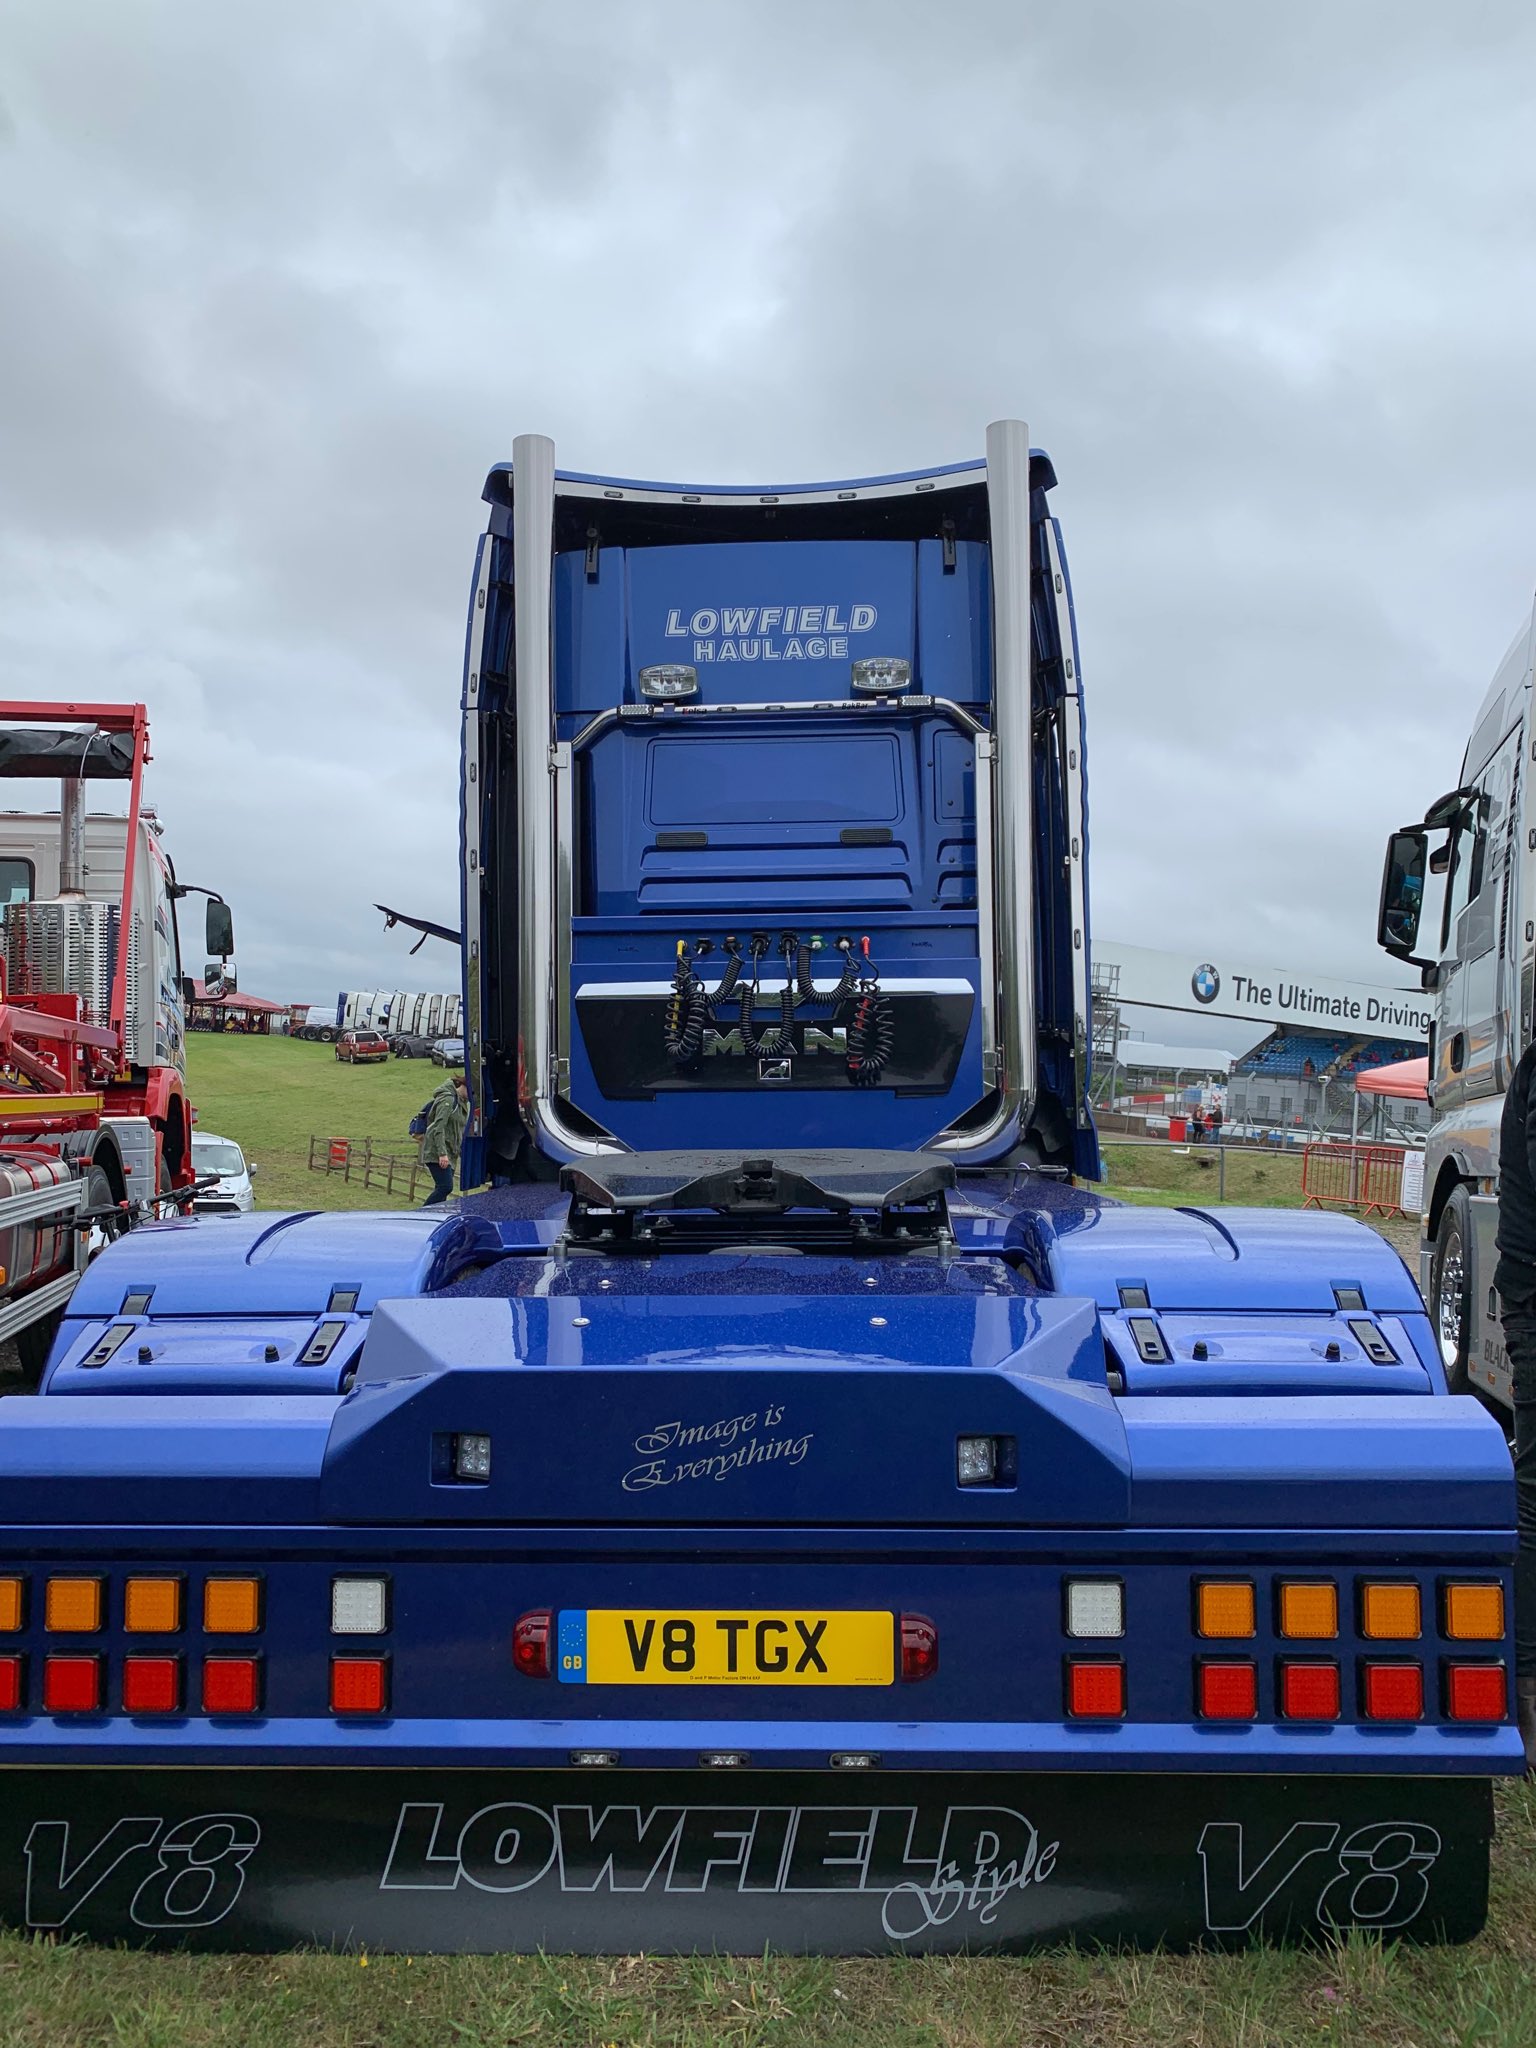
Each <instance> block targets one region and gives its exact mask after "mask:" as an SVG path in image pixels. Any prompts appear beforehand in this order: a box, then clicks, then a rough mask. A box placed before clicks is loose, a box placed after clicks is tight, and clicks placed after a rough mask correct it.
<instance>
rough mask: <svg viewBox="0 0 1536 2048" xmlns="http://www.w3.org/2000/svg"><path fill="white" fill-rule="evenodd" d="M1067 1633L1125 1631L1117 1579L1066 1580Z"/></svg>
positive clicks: (1122, 1599)
mask: <svg viewBox="0 0 1536 2048" xmlns="http://www.w3.org/2000/svg"><path fill="white" fill-rule="evenodd" d="M1067 1634H1068V1635H1069V1636H1100V1637H1102V1636H1123V1635H1124V1634H1125V1588H1124V1587H1123V1586H1122V1585H1121V1584H1120V1582H1119V1580H1118V1579H1068V1581H1067Z"/></svg>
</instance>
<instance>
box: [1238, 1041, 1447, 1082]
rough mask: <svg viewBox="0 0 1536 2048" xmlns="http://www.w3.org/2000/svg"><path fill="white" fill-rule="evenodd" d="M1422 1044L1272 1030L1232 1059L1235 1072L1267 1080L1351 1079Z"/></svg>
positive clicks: (1405, 1056) (1405, 1055)
mask: <svg viewBox="0 0 1536 2048" xmlns="http://www.w3.org/2000/svg"><path fill="white" fill-rule="evenodd" d="M1422 1050H1423V1047H1422V1046H1418V1045H1409V1044H1406V1043H1404V1041H1403V1040H1401V1039H1396V1038H1360V1037H1358V1036H1355V1035H1352V1034H1349V1033H1346V1032H1317V1031H1283V1030H1282V1031H1274V1032H1272V1033H1271V1034H1270V1036H1269V1037H1268V1038H1266V1039H1265V1040H1264V1042H1263V1043H1262V1044H1261V1045H1256V1046H1255V1047H1254V1049H1253V1051H1252V1052H1248V1053H1244V1055H1243V1057H1242V1058H1241V1059H1240V1060H1234V1061H1233V1063H1232V1072H1233V1074H1234V1076H1236V1075H1239V1074H1258V1075H1262V1076H1263V1077H1264V1078H1265V1079H1268V1080H1277V1081H1303V1080H1305V1081H1310V1080H1327V1081H1333V1080H1345V1081H1352V1080H1353V1079H1354V1078H1355V1076H1356V1075H1357V1074H1364V1073H1368V1072H1369V1071H1370V1070H1371V1069H1372V1068H1373V1067H1386V1066H1391V1065H1392V1064H1393V1062H1394V1061H1397V1060H1411V1059H1413V1058H1414V1057H1415V1056H1416V1054H1418V1053H1420V1052H1422Z"/></svg>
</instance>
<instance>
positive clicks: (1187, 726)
mask: <svg viewBox="0 0 1536 2048" xmlns="http://www.w3.org/2000/svg"><path fill="white" fill-rule="evenodd" d="M5 48H6V57H7V71H6V76H5V79H4V81H3V85H0V93H3V101H4V107H5V109H6V110H7V112H8V116H9V119H8V122H0V281H3V285H4V290H5V303H6V307H7V313H6V318H5V320H4V322H3V323H0V435H3V440H4V450H5V453H4V460H3V462H0V658H3V659H4V661H5V664H6V671H7V674H8V678H9V682H10V686H11V687H12V688H13V689H14V690H15V692H16V693H17V694H33V693H35V694H38V695H59V694H63V693H64V691H65V690H66V689H68V690H69V691H70V692H74V691H75V690H76V688H77V686H78V679H79V678H80V677H82V676H84V675H89V676H90V678H91V681H92V688H93V690H94V691H95V692H96V693H97V694H100V695H106V696H110V695H114V694H130V693H132V692H135V691H139V692H142V693H143V694H144V695H145V696H146V697H147V699H148V701H149V702H150V705H151V711H152V713H153V714H154V716H155V718H156V720H157V727H156V732H157V756H158V758H157V764H156V771H155V772H156V777H157V784H156V794H157V799H158V801H159V803H160V807H161V809H162V810H163V811H164V812H165V814H166V815H167V817H168V819H169V821H170V829H171V832H172V835H173V839H174V844H175V846H176V850H177V856H178V859H179V860H180V862H181V864H182V865H183V867H184V868H186V869H187V870H188V871H189V872H190V871H191V870H192V869H193V868H194V867H195V868H196V869H197V871H198V872H199V873H200V874H203V875H206V876H207V877H208V878H209V879H217V880H218V881H219V882H220V884H221V886H224V887H226V889H227V893H229V894H230V895H231V896H232V897H234V899H235V900H236V902H237V904H238V906H239V910H240V930H241V949H242V962H241V965H242V972H243V974H244V977H245V979H246V981H247V984H248V985H251V986H258V987H267V988H269V989H270V991H271V992H272V993H274V994H281V995H301V996H302V995H313V996H321V995H324V994H326V993H327V992H329V991H332V990H334V988H336V987H338V986H341V985H343V983H347V984H358V983H361V984H380V985H383V984H389V983H394V982H398V981H400V980H406V981H413V980H416V979H418V978H420V977H422V976H424V975H425V976H429V977H431V978H435V979H437V980H438V981H439V982H441V981H442V980H443V979H444V978H445V975H446V972H447V968H448V961H447V956H446V954H443V955H441V956H439V958H438V959H437V960H436V961H433V956H432V954H431V953H430V952H424V953H423V954H421V955H419V956H417V958H416V960H415V961H414V962H409V961H408V960H407V958H406V953H405V948H404V946H403V945H402V944H400V943H399V942H398V935H395V936H393V937H391V938H389V939H385V938H383V937H382V935H380V934H379V932H378V931H377V928H376V920H374V919H373V918H372V915H371V913H370V912H369V910H368V907H367V906H368V905H369V904H371V903H372V902H373V901H374V900H375V899H376V898H377V897H379V896H381V895H382V896H383V897H384V898H385V900H390V901H394V900H399V901H401V902H403V903H406V904H409V905H414V906H419V907H420V908H421V909H422V911H423V912H424V913H425V914H428V915H433V916H437V917H447V918H452V917H453V916H454V915H455V913H454V909H453V904H454V897H455V877H454V857H455V835H456V816H455V812H456V766H455V746H456V725H457V711H456V704H457V695H458V675H459V660H460V649H461V641H462V620H463V605H464V596H465V589H466V584H467V578H468V573H469V566H470V555H471V550H472V547H473V539H474V534H475V531H476V530H477V528H478V527H479V526H480V525H481V524H482V520H483V507H481V505H480V504H479V500H478V492H479V487H480V482H481V479H482V477H483V474H484V471H485V469H486V467H487V466H488V465H489V463H490V462H491V461H493V460H496V459H498V458H499V457H501V456H503V455H504V454H505V453H506V452H507V450H508V448H509V445H510V441H511V437H512V435H513V433H514V432H516V431H518V430H520V429H523V428H537V429H541V430H544V431H548V432H552V433H553V434H554V435H555V438H556V441H557V444H558V446H559V447H560V450H561V455H562V459H563V460H565V461H566V462H567V463H569V464H570V465H571V466H574V467H581V468H593V469H601V470H610V471H614V472H617V473H627V474H637V475H649V476H677V477H688V478H690V479H703V480H711V479H716V478H718V479H732V478H736V479H742V478H760V479H763V480H773V481H779V480H785V479H790V478H794V477H796V476H818V475H820V476H825V475H836V474H845V475H846V474H867V473H871V472H874V471H879V470H883V469H896V468H905V467H910V466H913V465H914V464H919V463H921V462H924V461H926V460H929V459H951V458H954V457H956V456H959V455H964V454H968V453H972V452H975V451H976V450H978V449H979V447H980V442H981V433H982V429H983V427H984V425H985V422H986V420H987V419H988V418H989V417H993V416H996V415H997V414H999V413H1002V412H1009V411H1021V412H1023V413H1025V415H1026V416H1027V417H1028V418H1029V419H1030V421H1031V425H1032V427H1033V429H1034V431H1035V435H1036V438H1037V439H1038V440H1040V441H1042V442H1044V443H1045V444H1046V445H1047V446H1049V447H1050V449H1051V451H1052V453H1053V455H1054V456H1055V458H1056V462H1057V466H1058V469H1059V471H1060V474H1061V478H1062V483H1061V487H1060V489H1059V491H1058V493H1057V509H1058V511H1059V512H1060V514H1061V516H1062V519H1063V522H1064V525H1065V530H1066V538H1067V546H1068V550H1069V554H1070V557H1071V561H1072V565H1073V575H1074V584H1075V588H1076V593H1077V599H1078V616H1079V624H1080V629H1081V633H1082V637H1083V653H1084V661H1085V673H1086V677H1087V681H1088V685H1089V688H1090V690H1091V701H1090V721H1091V722H1090V736H1091V747H1092V757H1093V763H1094V772H1095V785H1094V794H1093V845H1094V881H1095V890H1096V897H1097V911H1096V922H1097V925H1098V928H1099V930H1100V931H1101V932H1104V933H1107V934H1112V935H1115V936H1119V937H1122V938H1125V939H1142V940H1146V941H1149V942H1151V943H1154V944H1169V945H1179V946H1181V947H1182V946H1188V945H1198V944H1203V943H1207V942H1209V943H1210V944H1212V945H1213V946H1219V945H1226V946H1237V945H1242V946H1245V947H1246V946H1248V945H1250V944H1251V945H1253V946H1255V947H1257V946H1261V945H1262V946H1263V948H1264V949H1265V950H1266V952H1268V951H1273V952H1274V954H1275V957H1277V958H1279V959H1280V960H1281V962H1282V964H1292V963H1294V964H1296V965H1298V966H1308V965H1311V966H1315V967H1317V968H1318V969H1319V970H1323V971H1326V970H1329V969H1332V970H1333V971H1337V972H1345V973H1358V974H1369V973H1374V972H1378V971H1379V972H1380V974H1381V977H1382V978H1386V968H1385V963H1384V962H1383V963H1382V964H1381V967H1380V969H1379V970H1378V969H1377V968H1376V967H1375V965H1374V961H1373V955H1372V949H1371V927H1372V922H1373V910H1374V894H1375V885H1376V876H1377V869H1378V865H1379V853H1380V846H1381V841H1382V838H1383V835H1384V834H1385V832H1386V831H1387V829H1389V827H1390V826H1391V825H1394V824H1397V823H1400V822H1402V820H1403V819H1405V818H1407V817H1409V816H1411V815H1413V814H1415V813H1416V812H1417V811H1418V810H1419V809H1420V807H1421V806H1422V804H1423V802H1424V801H1425V799H1426V798H1427V797H1429V796H1431V795H1433V794H1435V793H1436V792H1437V791H1438V790H1439V789H1440V788H1441V787H1443V786H1445V785H1447V784H1448V783H1449V781H1450V779H1451V777H1452V776H1453V775H1454V773H1455V768H1456V764H1457V761H1458V760H1459V757H1460V747H1461V741H1462V737H1463V735H1464V731H1465V728H1466V726H1467V724H1468V723H1469V721H1470V716H1471V713H1472V710H1473V708H1474V707H1475V702H1476V699H1477V697H1478V696H1479V694H1480V691H1481V688H1482V684H1483V682H1484V680H1485V678H1486V676H1487V674H1488V673H1490V672H1491V670H1492V667H1493V665H1494V663H1495V661H1496V660H1497V659H1498V657H1499V655H1500V654H1501V653H1502V651H1503V648H1504V646H1505V644H1506V642H1507V640H1508V637H1509V633H1510V631H1511V630H1512V627H1513V624H1514V620H1515V618H1516V616H1518V613H1519V611H1520V608H1521V606H1522V605H1527V604H1528V603H1529V591H1530V585H1531V582H1532V579H1533V576H1536V546H1533V542H1532V533H1533V520H1532V516H1531V515H1532V509H1533V499H1536V484H1533V481H1532V479H1533V474H1536V470H1533V464H1532V460H1531V457H1532V452H1533V440H1536V417H1533V413H1536V407H1533V400H1532V395H1531V386H1530V379H1529V374H1528V367H1527V365H1528V356H1529V348H1530V335H1531V328H1532V321H1533V316H1536V274H1533V268H1532V260H1531V259H1532V248H1531V221H1532V218H1533V201H1536V191H1533V185H1536V161H1533V159H1532V157H1531V153H1530V150H1529V146H1528V134H1529V128H1530V117H1531V111H1532V110H1531V104H1530V102H1531V93H1530V89H1529V86H1528V85H1527V83H1526V81H1527V80H1528V79H1529V78H1530V77H1531V76H1532V75H1533V71H1532V60H1533V58H1536V25H1533V22H1532V21H1531V19H1530V18H1529V16H1528V10H1526V9H1525V8H1524V7H1522V6H1519V5H1516V4H1514V0H1510V4H1507V5H1500V6H1478V7H1466V8H1462V9H1459V10H1456V11H1455V12H1454V13H1453V14H1448V13H1447V12H1446V10H1444V9H1443V8H1442V7H1438V6H1430V5H1428V4H1422V0H1407V4H1396V0H1394V4H1388V0H1356V4H1353V5H1351V6H1350V7H1348V8H1342V9H1341V8H1339V7H1337V6H1332V5H1324V4H1321V0H1310V4H1301V5H1296V6H1293V7H1291V8H1288V9H1286V10H1283V11H1281V12H1279V13H1267V14H1266V13H1263V12H1261V11H1258V10H1254V9H1250V8H1235V7H1231V6H1229V5H1225V4H1219V0H1204V4H1184V0H1165V4H1159V5H1141V4H1136V0H1087V4H1077V5H1074V6H1073V7H1071V8H1048V7H1045V6H1041V5H1015V4H1005V0H991V4H982V0H973V4H969V5H967V6H966V7H963V8H957V9H950V10H948V12H942V11H939V10H935V9H933V8H931V7H929V6H920V5H917V4H913V0H842V4H840V5H838V6H837V7H826V6H824V5H821V6H813V5H811V4H809V0H790V4H787V5H781V6H779V7H777V8H775V9H773V10H771V11H768V10H749V9H746V8H725V7H721V6H719V5H717V4H703V0H669V4H666V5H661V4H650V5H647V4H624V5H621V4H617V0H608V4H594V5H589V6H587V7H584V8H581V9H549V8H544V7H538V6H534V5H531V4H521V5H508V4H500V0H498V4H492V0H437V4H432V5H429V4H422V0H334V4H332V5H330V6H328V7H326V8H322V9H316V8H313V7H306V6H302V5H300V4H299V0H271V4H269V5H268V6H266V7H264V8H263V9H262V10H261V13H260V16H259V26H258V18H257V17H255V16H252V15H251V14H250V13H249V11H248V10H233V9H210V8H207V7H206V6H203V5H201V4H197V0H158V4H148V0H145V4H141V5H139V6H130V7H122V6H117V5H110V6H109V5H107V4H105V0H57V4H54V5H51V6H49V7H47V8H37V7H18V6H13V7H12V8H10V9H9V10H7V26H6V36H5ZM429 962H432V963H433V964H432V965H431V966H429V965H428V963H429Z"/></svg>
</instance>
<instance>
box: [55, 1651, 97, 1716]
mask: <svg viewBox="0 0 1536 2048" xmlns="http://www.w3.org/2000/svg"><path fill="white" fill-rule="evenodd" d="M43 1710H44V1712H45V1713H49V1714H97V1713H100V1711H101V1659H100V1658H99V1657H45V1658H44V1659H43Z"/></svg>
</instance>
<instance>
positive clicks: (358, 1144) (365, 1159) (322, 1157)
mask: <svg viewBox="0 0 1536 2048" xmlns="http://www.w3.org/2000/svg"><path fill="white" fill-rule="evenodd" d="M309 1164H310V1170H311V1172H313V1173H339V1174H340V1175H341V1177H342V1179H343V1180H347V1181H352V1180H355V1181H357V1182H359V1183H360V1184H361V1185H362V1186H363V1187H365V1188H380V1189H382V1190H383V1192H384V1193H385V1194H386V1195H403V1196H404V1197H405V1199H406V1200H407V1201H408V1202H414V1201H415V1199H416V1190H417V1187H418V1185H419V1186H423V1187H431V1185H432V1176H431V1174H430V1173H428V1171H427V1169H426V1168H425V1167H424V1166H423V1165H422V1163H421V1161H420V1160H419V1159H415V1158H411V1159H397V1158H396V1157H395V1156H394V1154H393V1153H389V1152H375V1151H374V1149H373V1140H372V1138H316V1137H311V1139H310V1141H309Z"/></svg>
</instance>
